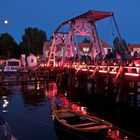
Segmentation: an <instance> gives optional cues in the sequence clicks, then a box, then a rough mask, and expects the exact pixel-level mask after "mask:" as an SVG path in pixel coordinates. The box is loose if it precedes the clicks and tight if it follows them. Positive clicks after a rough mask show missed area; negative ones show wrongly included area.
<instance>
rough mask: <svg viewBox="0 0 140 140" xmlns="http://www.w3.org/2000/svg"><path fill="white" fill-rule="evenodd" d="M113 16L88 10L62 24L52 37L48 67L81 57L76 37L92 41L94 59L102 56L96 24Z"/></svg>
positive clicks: (102, 51) (110, 13)
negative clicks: (98, 55) (100, 54)
mask: <svg viewBox="0 0 140 140" xmlns="http://www.w3.org/2000/svg"><path fill="white" fill-rule="evenodd" d="M111 16H113V13H112V12H103V11H93V10H90V11H88V12H86V13H84V14H81V15H79V16H76V17H74V18H72V19H70V20H67V21H65V22H63V23H62V24H61V25H60V26H58V28H57V29H56V30H55V32H54V33H53V35H52V42H51V48H50V53H49V57H48V64H47V65H48V66H56V62H58V61H59V60H60V61H59V62H61V63H63V61H64V60H74V59H75V58H76V57H80V56H81V52H80V49H79V47H78V43H77V37H78V36H82V37H88V38H90V39H91V40H92V46H91V49H90V50H91V54H92V57H93V58H94V57H95V56H96V54H98V53H99V52H101V53H102V55H104V49H103V47H102V43H101V41H100V38H99V36H98V33H97V29H96V22H97V21H99V20H102V19H104V18H107V17H111Z"/></svg>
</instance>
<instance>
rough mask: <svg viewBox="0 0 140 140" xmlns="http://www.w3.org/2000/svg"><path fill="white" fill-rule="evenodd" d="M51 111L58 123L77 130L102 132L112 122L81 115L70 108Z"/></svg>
mask: <svg viewBox="0 0 140 140" xmlns="http://www.w3.org/2000/svg"><path fill="white" fill-rule="evenodd" d="M52 113H53V116H54V120H56V121H57V122H59V124H61V125H62V126H64V127H65V128H68V129H70V130H74V131H77V132H78V131H79V132H86V133H87V132H92V133H95V134H104V133H105V132H107V131H108V129H109V128H111V127H112V124H110V123H109V122H106V121H104V120H102V119H100V118H98V117H95V116H89V115H83V114H81V113H79V112H76V111H73V110H71V109H60V110H54V111H53V112H52Z"/></svg>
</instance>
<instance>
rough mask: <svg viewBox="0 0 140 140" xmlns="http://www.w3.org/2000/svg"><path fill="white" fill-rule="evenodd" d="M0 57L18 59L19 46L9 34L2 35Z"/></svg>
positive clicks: (0, 37)
mask: <svg viewBox="0 0 140 140" xmlns="http://www.w3.org/2000/svg"><path fill="white" fill-rule="evenodd" d="M0 56H1V58H4V59H7V58H18V57H19V53H18V45H17V43H16V42H15V41H14V39H13V37H12V36H11V35H9V34H8V33H3V34H1V35H0Z"/></svg>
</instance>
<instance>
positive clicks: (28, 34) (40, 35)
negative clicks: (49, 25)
mask: <svg viewBox="0 0 140 140" xmlns="http://www.w3.org/2000/svg"><path fill="white" fill-rule="evenodd" d="M46 40H47V36H46V33H45V32H44V31H42V30H40V29H38V28H31V27H29V28H27V29H25V33H24V35H23V36H22V41H21V42H20V44H19V47H20V50H21V53H24V54H26V55H29V53H33V54H35V55H41V54H42V50H43V44H44V42H45V41H46Z"/></svg>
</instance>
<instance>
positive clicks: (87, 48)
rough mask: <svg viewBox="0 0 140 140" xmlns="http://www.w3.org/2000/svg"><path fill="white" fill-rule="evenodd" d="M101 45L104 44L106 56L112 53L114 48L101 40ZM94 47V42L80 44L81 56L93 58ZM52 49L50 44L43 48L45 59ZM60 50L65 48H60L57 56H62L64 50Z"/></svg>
mask: <svg viewBox="0 0 140 140" xmlns="http://www.w3.org/2000/svg"><path fill="white" fill-rule="evenodd" d="M101 43H102V46H103V49H104V52H105V54H107V52H108V50H111V51H112V46H110V45H109V44H108V43H106V42H105V41H102V40H101ZM93 45H94V44H93V43H92V42H91V43H78V47H79V50H80V53H81V55H90V56H91V55H92V54H91V53H92V50H91V48H92V46H93ZM50 47H51V43H50V42H45V43H44V47H43V57H44V58H48V56H49V49H50ZM60 48H63V47H62V46H61V47H59V49H58V51H57V53H58V54H56V56H57V55H59V56H62V53H63V50H60Z"/></svg>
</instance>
